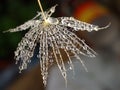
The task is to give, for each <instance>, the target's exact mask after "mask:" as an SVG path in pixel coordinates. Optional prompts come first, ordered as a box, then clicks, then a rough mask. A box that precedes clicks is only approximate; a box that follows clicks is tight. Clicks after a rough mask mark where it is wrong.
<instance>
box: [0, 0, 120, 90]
mask: <svg viewBox="0 0 120 90" xmlns="http://www.w3.org/2000/svg"><path fill="white" fill-rule="evenodd" d="M88 1H92V2H96V3H97V4H99V5H101V6H103V7H105V8H106V9H107V10H108V11H109V13H108V14H106V15H108V17H110V20H112V21H114V22H116V23H112V25H113V26H114V27H117V29H116V28H113V27H110V28H112V29H110V30H113V32H112V33H114V32H116V31H117V35H115V36H116V38H113V40H112V41H114V42H112V41H111V42H110V41H109V42H110V43H109V42H108V44H103V43H104V42H99V39H95V38H96V37H97V36H96V35H95V33H93V35H92V34H90V35H88V36H86V34H85V35H83V37H86V38H87V37H88V38H89V37H90V39H89V40H86V41H87V42H91V43H90V44H89V43H88V44H89V45H91V46H92V47H93V48H94V49H96V51H100V53H101V52H103V51H104V50H106V51H105V54H107V55H106V56H107V58H108V56H109V57H110V56H111V57H112V58H114V59H112V60H116V61H119V59H120V47H119V45H120V43H119V42H120V37H119V36H120V0H41V2H42V5H43V8H44V10H46V9H47V8H50V7H51V6H53V5H55V4H56V3H57V4H58V5H59V6H58V7H57V9H56V12H55V14H54V15H53V16H55V17H57V16H73V15H74V14H73V13H74V10H75V9H76V8H77V6H79V5H81V4H82V3H86V2H88ZM64 5H66V6H64ZM37 11H40V10H39V6H38V3H37V0H0V90H5V89H6V88H9V87H10V86H11V84H12V83H13V82H15V80H16V79H19V78H21V76H20V74H19V73H18V67H17V65H14V63H15V60H14V51H15V49H16V47H17V44H18V42H19V41H20V40H21V38H22V37H23V36H24V34H25V31H24V32H17V33H2V32H3V31H5V30H8V29H10V28H13V27H16V26H18V25H20V24H23V23H24V22H25V21H27V20H29V19H31V18H32V17H34V16H35V15H36V14H37ZM68 11H69V12H68ZM101 18H103V17H101ZM96 20H97V19H96ZM96 20H94V21H95V22H93V23H96ZM102 20H104V19H102ZM108 21H109V20H108ZM100 22H101V21H100ZM103 22H104V21H103ZM97 23H98V22H97ZM114 24H115V25H114ZM100 25H103V26H104V24H100ZM115 29H116V30H115ZM98 33H99V32H98ZM103 33H104V31H102V32H100V37H99V38H102V35H103ZM87 34H88V33H87ZM105 34H109V31H108V32H107V33H105ZM110 34H111V33H110ZM97 35H98V34H97ZM95 36H96V37H95ZM105 36H106V35H105ZM110 36H111V35H110ZM103 37H104V36H103ZM97 38H98V37H97ZM108 38H109V37H108ZM95 40H96V42H95ZM102 40H103V38H102ZM105 42H107V41H105ZM99 43H100V44H99ZM92 44H95V45H92ZM98 44H99V45H98ZM100 45H101V46H100ZM108 52H109V53H108ZM103 54H104V53H102V55H103ZM105 54H104V55H105ZM104 55H103V56H104ZM112 55H113V56H112ZM111 57H110V58H111ZM105 62H110V60H106V61H105ZM33 63H34V62H33ZM35 63H36V62H35ZM35 65H36V64H35ZM35 65H31V66H35ZM118 72H119V71H118ZM26 90H27V89H26ZM36 90H37V89H36ZM41 90H42V89H41Z"/></svg>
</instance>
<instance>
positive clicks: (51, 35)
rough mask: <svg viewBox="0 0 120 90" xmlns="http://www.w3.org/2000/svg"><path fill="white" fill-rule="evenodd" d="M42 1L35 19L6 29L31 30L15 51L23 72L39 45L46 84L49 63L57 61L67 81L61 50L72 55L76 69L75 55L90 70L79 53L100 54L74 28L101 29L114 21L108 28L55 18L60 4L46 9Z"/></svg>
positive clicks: (71, 18)
mask: <svg viewBox="0 0 120 90" xmlns="http://www.w3.org/2000/svg"><path fill="white" fill-rule="evenodd" d="M38 3H39V6H40V9H41V12H38V14H37V15H36V16H35V17H34V18H33V19H31V20H29V21H27V22H25V23H24V24H22V25H20V26H18V27H16V28H14V29H9V30H8V31H5V32H18V31H23V30H28V29H29V31H28V32H27V33H26V34H25V36H24V37H23V38H22V40H21V41H20V42H19V44H18V47H17V49H16V51H15V59H16V64H17V63H19V64H20V66H19V70H20V72H21V71H22V70H24V69H27V66H28V64H29V63H30V62H31V58H32V57H33V55H34V50H35V47H36V46H37V45H39V54H38V55H37V57H38V58H39V61H40V67H41V74H42V77H43V83H44V85H45V86H46V84H47V77H48V69H49V65H50V64H49V63H53V62H54V61H55V62H56V63H57V65H58V68H59V70H60V72H61V74H62V76H63V78H64V79H65V81H66V82H67V80H66V78H67V73H66V72H67V70H66V67H65V63H64V58H63V56H62V54H61V53H62V52H61V50H62V51H64V53H65V54H66V56H67V57H68V65H69V66H70V69H71V70H73V71H74V66H73V63H72V60H71V54H72V55H73V56H75V57H76V58H77V59H78V60H79V61H80V62H81V64H82V66H83V67H84V69H85V70H86V71H87V68H86V67H85V65H84V62H83V61H82V60H81V58H80V57H79V54H82V55H84V56H87V57H95V56H96V55H97V54H96V52H95V51H94V50H93V49H91V48H90V47H89V46H88V45H87V44H86V43H85V41H84V40H82V39H80V38H79V37H78V36H77V35H75V33H74V31H79V30H81V31H84V30H87V31H88V32H91V31H98V30H102V29H106V28H107V27H109V25H110V24H109V25H107V26H105V27H99V26H97V25H92V24H89V23H86V22H82V21H79V20H76V19H75V18H73V17H57V18H54V17H51V15H52V14H53V13H54V12H55V7H56V6H57V5H55V6H53V7H51V8H50V9H49V10H48V11H45V12H44V11H43V9H42V6H41V3H40V1H39V0H38Z"/></svg>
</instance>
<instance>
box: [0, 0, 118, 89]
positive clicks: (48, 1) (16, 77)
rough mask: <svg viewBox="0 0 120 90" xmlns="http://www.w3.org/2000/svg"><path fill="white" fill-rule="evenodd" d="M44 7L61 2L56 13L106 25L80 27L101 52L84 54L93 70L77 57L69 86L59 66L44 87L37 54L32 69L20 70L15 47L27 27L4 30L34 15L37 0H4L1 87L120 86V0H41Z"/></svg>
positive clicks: (0, 6)
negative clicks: (90, 55) (88, 28)
mask: <svg viewBox="0 0 120 90" xmlns="http://www.w3.org/2000/svg"><path fill="white" fill-rule="evenodd" d="M41 2H42V5H43V8H44V10H46V9H47V8H50V7H51V6H53V5H55V4H58V7H57V8H56V12H55V14H54V15H53V16H54V17H60V16H73V17H75V18H76V19H79V20H81V21H85V22H88V23H91V24H95V25H99V26H101V27H102V26H105V25H107V24H108V23H109V22H111V26H110V27H109V28H108V29H106V30H101V31H98V32H94V31H93V32H90V33H88V32H86V31H82V32H81V31H78V32H76V34H77V35H78V37H80V38H82V39H85V41H86V43H87V44H88V45H89V46H90V47H92V48H93V49H94V50H95V51H96V52H97V53H98V56H97V57H96V58H94V59H92V58H86V57H83V60H85V63H86V66H87V67H88V70H89V72H88V73H86V72H85V71H84V70H83V67H82V66H81V65H80V63H78V62H77V61H76V60H75V59H74V58H73V62H74V65H75V73H76V74H75V76H74V79H73V78H72V74H71V72H69V71H68V73H69V75H68V88H65V83H64V80H63V78H62V76H61V74H59V70H58V68H56V66H54V67H52V68H51V69H50V70H49V72H50V75H49V78H48V86H47V87H46V88H44V87H43V84H42V78H41V74H40V69H39V65H38V64H39V61H38V60H37V59H36V57H33V58H32V59H33V60H32V62H31V64H30V65H29V67H28V69H27V70H26V71H24V72H23V73H22V74H19V73H18V72H19V70H18V66H17V65H15V60H14V51H15V50H16V47H17V44H18V42H20V40H21V38H22V37H23V36H24V34H25V33H26V31H23V32H17V33H2V32H3V31H5V30H8V29H10V28H14V27H16V26H18V25H20V24H23V23H24V22H25V21H27V20H29V19H31V18H33V17H34V16H35V15H36V14H37V11H40V10H39V6H38V4H37V0H0V90H120V71H119V69H120V0H41Z"/></svg>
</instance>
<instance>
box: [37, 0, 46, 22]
mask: <svg viewBox="0 0 120 90" xmlns="http://www.w3.org/2000/svg"><path fill="white" fill-rule="evenodd" d="M38 4H39V6H40V10H41V11H42V15H43V18H44V20H45V21H46V16H45V13H44V11H43V8H42V5H41V1H40V0H38Z"/></svg>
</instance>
